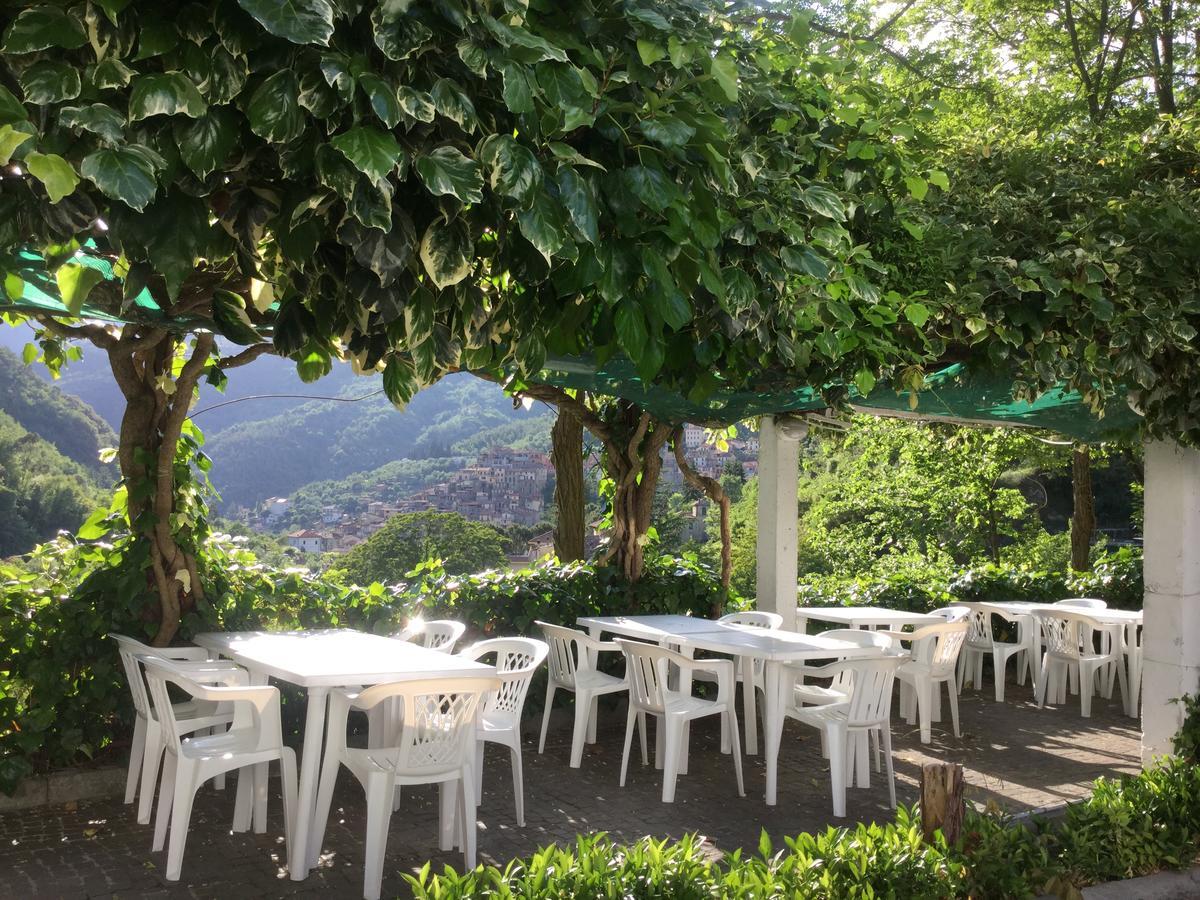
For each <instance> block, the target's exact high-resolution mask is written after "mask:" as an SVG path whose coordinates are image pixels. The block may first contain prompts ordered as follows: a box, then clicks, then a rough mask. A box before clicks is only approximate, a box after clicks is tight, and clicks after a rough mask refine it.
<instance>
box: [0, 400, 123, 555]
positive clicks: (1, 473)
mask: <svg viewBox="0 0 1200 900" xmlns="http://www.w3.org/2000/svg"><path fill="white" fill-rule="evenodd" d="M3 396H4V400H5V402H7V401H8V400H10V399H11V395H10V394H5V395H3ZM106 493H107V492H106V491H104V490H101V489H100V488H99V487H97V485H96V482H95V480H94V475H93V474H92V473H91V472H89V471H88V470H87V469H86V468H84V467H83V466H82V465H80V464H79V463H77V462H75V461H74V460H72V459H68V458H67V457H66V456H64V455H63V454H62V453H60V452H59V451H58V450H57V449H56V447H55V445H53V444H51V443H50V442H49V441H47V440H44V439H43V438H41V437H40V436H38V435H37V434H34V433H32V432H31V431H29V430H27V429H26V428H24V427H23V426H22V425H21V424H20V423H19V422H17V420H16V419H14V418H13V417H12V416H10V415H8V414H7V413H4V412H0V557H5V556H13V555H15V554H18V553H24V552H25V551H27V550H30V549H32V548H33V546H34V545H35V544H38V543H40V542H42V541H45V540H48V539H50V538H52V537H54V535H55V533H56V532H58V530H59V529H61V528H68V529H71V530H74V529H76V528H78V527H79V525H80V524H81V523H82V522H83V520H84V519H85V518H87V516H88V515H89V514H90V513H91V511H92V509H93V508H94V507H95V506H97V505H98V504H99V502H100V500H101V499H102V497H104V496H105V495H106Z"/></svg>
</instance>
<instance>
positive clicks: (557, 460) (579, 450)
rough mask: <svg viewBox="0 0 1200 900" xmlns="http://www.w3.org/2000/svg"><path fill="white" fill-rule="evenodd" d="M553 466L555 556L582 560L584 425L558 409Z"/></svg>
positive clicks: (552, 434)
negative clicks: (555, 513)
mask: <svg viewBox="0 0 1200 900" xmlns="http://www.w3.org/2000/svg"><path fill="white" fill-rule="evenodd" d="M550 458H551V460H552V461H553V463H554V506H555V509H556V510H557V511H558V515H557V518H556V521H555V525H554V554H555V555H556V556H557V557H558V558H559V560H560V561H561V562H572V561H574V560H577V559H583V557H584V521H583V519H584V515H583V513H584V509H583V423H582V422H580V421H579V418H578V417H577V416H576V415H575V414H574V413H573V412H571V411H570V410H567V409H559V411H558V416H557V418H555V420H554V428H553V429H551V431H550Z"/></svg>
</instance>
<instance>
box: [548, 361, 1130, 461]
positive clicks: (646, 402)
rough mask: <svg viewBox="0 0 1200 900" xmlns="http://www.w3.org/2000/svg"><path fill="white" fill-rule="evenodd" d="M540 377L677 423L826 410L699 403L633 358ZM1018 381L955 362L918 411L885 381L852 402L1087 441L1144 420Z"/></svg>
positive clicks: (805, 396) (742, 395) (551, 368)
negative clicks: (657, 380) (1017, 385)
mask: <svg viewBox="0 0 1200 900" xmlns="http://www.w3.org/2000/svg"><path fill="white" fill-rule="evenodd" d="M537 380H538V381H540V382H542V383H545V384H552V385H555V386H557V387H562V388H574V389H577V390H587V391H591V392H594V393H596V394H602V395H607V396H616V397H621V398H622V399H625V400H629V401H631V402H633V403H636V404H637V405H639V406H641V407H642V408H644V409H647V410H649V411H650V412H651V413H652V414H654V416H655V417H656V418H659V419H662V420H664V421H667V422H676V423H680V422H696V423H704V424H709V425H730V424H733V423H734V422H738V421H741V420H743V419H746V418H749V417H751V416H758V415H766V414H771V413H782V412H793V413H803V412H815V411H817V410H822V409H824V408H825V406H826V403H825V401H824V400H822V399H821V396H820V393H819V392H818V391H816V390H814V389H813V388H811V387H806V386H798V387H794V388H783V389H779V390H772V391H717V392H715V393H713V394H712V395H710V396H709V397H707V398H705V399H703V400H699V401H693V400H690V399H688V398H687V397H686V396H684V395H683V394H679V393H676V392H675V391H670V390H666V389H664V388H661V387H658V386H656V385H653V384H647V383H646V382H645V381H643V380H642V379H641V378H640V377H639V376H638V374H637V371H636V369H635V368H634V366H633V364H632V363H631V362H630V361H629V360H627V359H613V360H610V361H609V362H607V363H605V364H604V365H603V366H595V365H593V364H591V363H589V362H588V361H587V360H583V359H552V360H550V361H548V362H547V364H546V368H545V369H544V370H543V371H542V372H541V373H539V376H538V379H537ZM1012 384H1013V381H1012V378H1011V377H1010V376H1005V375H1003V374H1002V373H994V372H975V371H971V370H969V369H967V367H965V366H963V365H961V364H956V365H952V366H947V367H945V368H943V369H940V370H938V371H937V372H935V373H933V374H932V375H930V376H928V377H927V378H926V385H925V387H924V389H922V390H921V391H919V392H918V393H917V403H916V407H915V408H914V407H913V406H912V401H911V392H909V391H901V392H899V393H897V392H896V391H895V390H893V389H892V388H891V387H889V386H887V385H886V384H880V385H879V386H877V387H876V388H875V389H874V390H873V391H871V393H870V394H868V395H867V396H865V397H864V396H862V395H861V394H860V393H858V392H857V391H855V390H854V389H853V388H851V390H850V402H851V404H852V405H853V406H854V407H855V408H856V409H858V410H860V411H862V412H865V413H871V414H875V415H886V416H902V417H905V418H916V419H947V420H954V421H960V422H971V423H980V424H991V425H1007V426H1021V427H1026V428H1044V429H1047V430H1049V431H1056V432H1058V433H1060V434H1063V435H1066V436H1068V437H1071V438H1075V439H1076V440H1079V441H1085V442H1088V443H1102V442H1104V441H1110V440H1117V439H1121V438H1125V437H1129V436H1130V435H1131V434H1132V433H1133V432H1134V431H1135V430H1136V429H1137V426H1138V423H1139V421H1140V419H1139V417H1138V415H1137V414H1136V413H1134V412H1133V410H1131V409H1130V408H1129V405H1128V404H1127V403H1126V402H1125V400H1124V398H1123V397H1121V398H1114V399H1112V400H1110V401H1109V402H1108V404H1107V406H1106V408H1105V409H1104V412H1103V415H1096V414H1094V413H1093V412H1092V411H1091V410H1090V409H1089V408H1088V406H1087V405H1086V404H1085V403H1084V402H1083V398H1082V397H1081V396H1080V395H1079V392H1078V391H1072V390H1067V389H1066V388H1055V389H1053V390H1051V391H1047V392H1046V393H1045V394H1043V395H1042V396H1041V397H1039V398H1038V399H1037V400H1035V401H1033V402H1031V403H1030V402H1025V401H1020V400H1014V399H1013V398H1012Z"/></svg>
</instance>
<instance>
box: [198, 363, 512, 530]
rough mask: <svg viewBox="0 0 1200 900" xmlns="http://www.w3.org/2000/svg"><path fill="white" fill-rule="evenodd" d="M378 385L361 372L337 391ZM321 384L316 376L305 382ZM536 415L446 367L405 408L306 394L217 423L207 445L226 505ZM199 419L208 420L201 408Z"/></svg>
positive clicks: (353, 392) (429, 451)
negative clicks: (262, 412) (288, 404)
mask: <svg viewBox="0 0 1200 900" xmlns="http://www.w3.org/2000/svg"><path fill="white" fill-rule="evenodd" d="M247 368H249V367H247ZM237 374H238V375H240V374H241V372H240V371H239V372H238V373H237ZM230 380H231V381H232V377H231V379H230ZM379 385H380V381H379V379H378V378H371V379H367V378H360V379H357V380H356V381H355V382H354V383H353V384H352V385H347V386H346V387H344V388H343V390H342V391H341V394H342V395H343V396H355V397H361V396H363V395H365V394H368V393H370V392H371V390H373V389H378V388H379ZM324 387H325V382H324V381H321V382H317V384H315V385H311V386H309V390H310V391H311V390H312V389H314V388H315V389H317V391H318V392H319V391H320V390H321V389H322V388H324ZM246 405H249V404H246ZM533 415H534V414H533V413H531V412H526V411H524V410H520V409H518V410H514V409H513V406H512V400H511V399H510V398H508V397H506V396H505V394H504V392H503V391H502V390H501V389H500V388H499V387H498V386H496V385H494V384H491V383H489V382H486V381H481V380H480V379H478V378H475V377H474V376H471V375H451V376H449V377H447V378H444V379H443V380H442V381H440V382H438V383H437V384H435V385H433V386H432V387H429V388H426V389H425V390H423V391H421V392H420V393H418V394H417V396H416V397H414V398H413V400H412V402H411V403H410V404H409V405H408V407H407V408H406V409H405V410H404V411H403V412H399V411H397V410H396V409H395V408H394V407H392V405H391V404H390V403H388V401H387V399H386V398H385V397H384V396H383V395H382V394H380V395H377V396H373V397H368V398H367V399H364V400H361V401H359V402H356V403H332V402H308V403H304V404H301V405H300V406H298V407H294V408H292V409H290V410H288V411H287V412H286V413H282V414H279V415H273V416H270V417H268V418H263V419H259V420H257V421H251V422H243V423H241V424H239V425H234V426H231V427H229V428H226V429H225V430H223V431H219V432H217V433H216V434H215V435H213V436H212V437H211V438H210V439H209V441H208V444H207V446H206V448H205V450H206V452H207V453H208V454H209V455H210V456H211V457H212V458H213V468H212V472H211V477H212V479H213V483H214V484H215V485H217V488H218V490H220V491H221V494H222V497H223V500H224V504H223V505H224V508H226V509H229V508H232V507H235V506H239V505H250V504H253V503H257V502H258V501H261V500H264V499H266V498H267V497H274V496H287V495H289V494H291V493H293V492H294V491H296V490H297V489H299V488H301V487H302V486H304V485H306V484H309V483H310V482H313V481H329V480H338V479H341V478H345V477H346V476H348V475H352V474H354V473H359V472H370V471H371V470H374V469H378V468H379V467H380V466H382V465H385V464H386V463H390V462H393V461H395V460H397V459H417V460H420V459H441V458H444V457H447V456H452V455H454V453H453V451H452V449H451V448H452V447H453V446H454V445H455V444H456V443H457V442H458V441H461V440H463V439H464V438H467V437H469V436H471V435H474V434H476V433H478V432H479V431H481V430H486V429H489V428H493V427H495V426H498V425H503V424H507V423H509V422H513V421H517V420H520V419H522V418H532V417H533ZM199 424H200V427H201V428H204V427H205V423H204V419H203V417H202V416H201V417H200V419H199Z"/></svg>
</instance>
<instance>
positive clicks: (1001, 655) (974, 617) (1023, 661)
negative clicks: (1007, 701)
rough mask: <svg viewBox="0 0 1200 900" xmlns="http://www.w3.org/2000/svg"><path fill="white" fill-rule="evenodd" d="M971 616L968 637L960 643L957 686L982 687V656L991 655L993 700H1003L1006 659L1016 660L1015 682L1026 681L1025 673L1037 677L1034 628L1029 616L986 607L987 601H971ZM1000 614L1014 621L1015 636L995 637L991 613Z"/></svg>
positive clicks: (977, 688) (961, 687)
mask: <svg viewBox="0 0 1200 900" xmlns="http://www.w3.org/2000/svg"><path fill="white" fill-rule="evenodd" d="M968 606H969V607H970V610H971V614H970V617H969V618H968V619H967V622H968V624H969V626H970V627H969V628H968V629H967V640H966V643H965V644H963V648H962V653H961V655H960V656H959V663H958V689H959V691H962V690H963V689H964V688H965V687H966V686H967V685H972V684H973V685H974V686H975V689H976V690H983V660H984V657H985V656H988V655H990V656H991V657H992V677H993V678H994V680H995V683H996V684H995V693H996V702H997V703H1001V702H1003V700H1004V676H1005V673H1006V672H1007V671H1008V661H1009V660H1010V659H1015V660H1016V661H1017V684H1024V683H1025V674H1026V673H1027V672H1028V673H1029V675H1030V676H1031V677H1033V678H1035V680H1036V673H1037V659H1036V658H1035V650H1034V641H1033V635H1034V631H1033V627H1032V624H1031V622H1030V619H1029V617H1028V616H1018V615H1014V614H1012V613H1009V612H1007V611H1006V610H1003V609H998V608H997V607H994V606H989V605H988V604H986V603H970V604H968ZM994 615H995V616H1000V617H1001V618H1002V619H1006V620H1007V621H1009V622H1012V623H1014V624H1015V626H1016V629H1017V639H1016V640H1015V641H1001V640H997V639H996V635H995V632H994V630H993V627H992V616H994Z"/></svg>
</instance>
